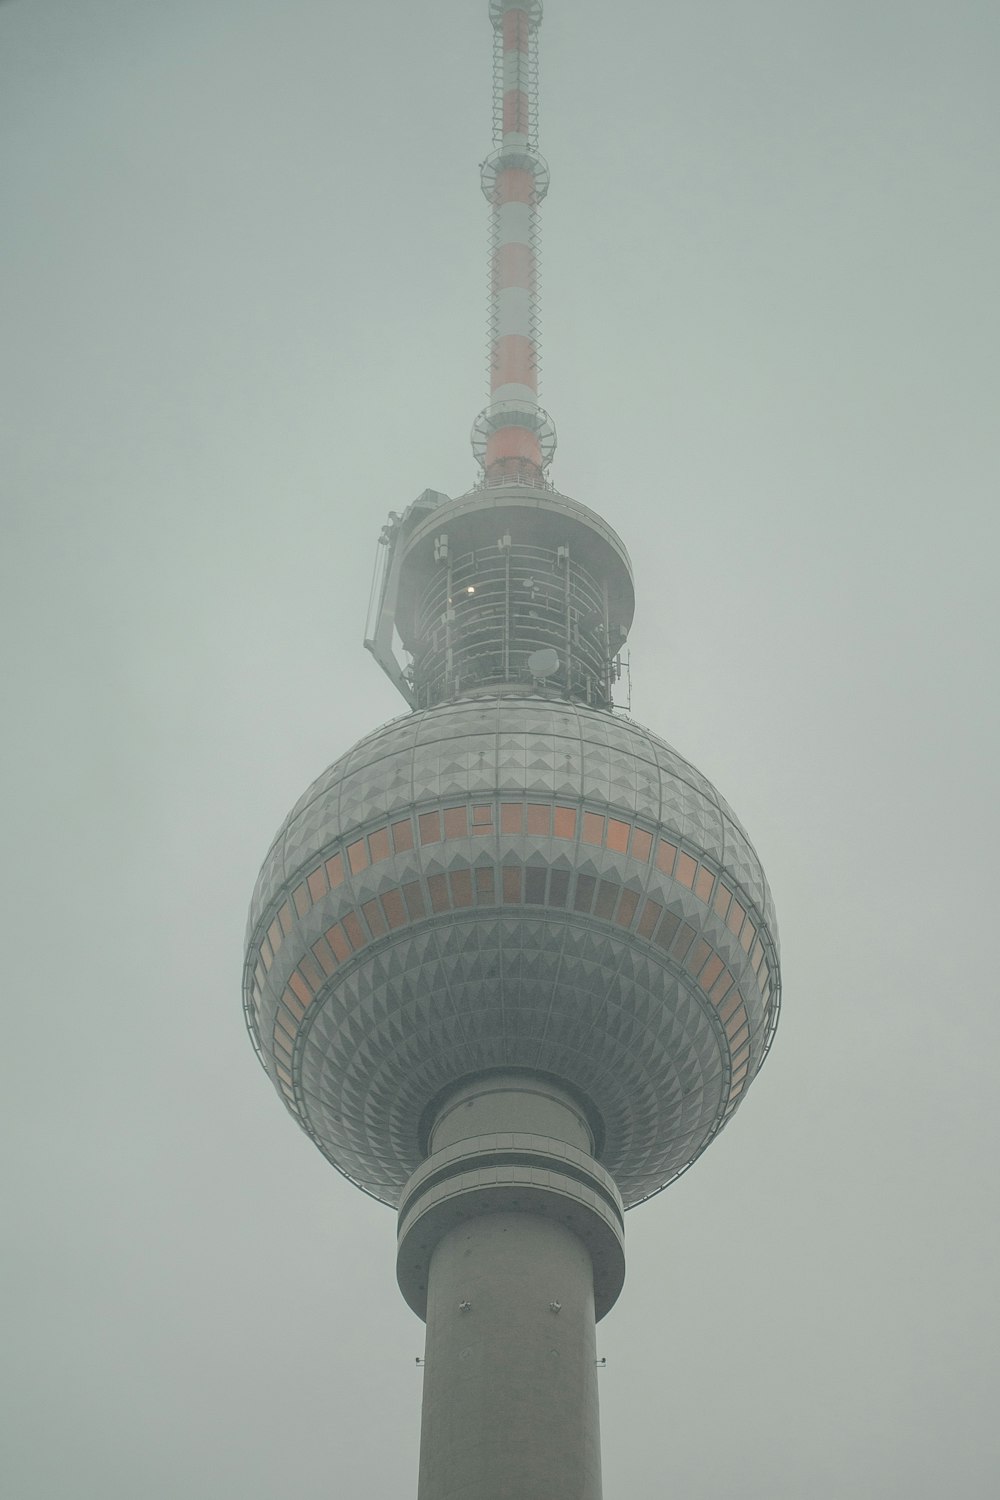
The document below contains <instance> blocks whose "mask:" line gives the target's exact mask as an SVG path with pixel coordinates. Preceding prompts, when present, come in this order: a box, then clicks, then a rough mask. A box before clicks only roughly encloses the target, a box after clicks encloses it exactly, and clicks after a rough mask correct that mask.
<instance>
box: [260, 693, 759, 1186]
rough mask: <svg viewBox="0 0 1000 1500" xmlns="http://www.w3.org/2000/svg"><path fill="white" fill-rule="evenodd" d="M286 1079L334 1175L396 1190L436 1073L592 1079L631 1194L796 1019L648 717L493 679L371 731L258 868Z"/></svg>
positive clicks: (697, 801) (671, 755) (742, 887)
mask: <svg viewBox="0 0 1000 1500" xmlns="http://www.w3.org/2000/svg"><path fill="white" fill-rule="evenodd" d="M244 995H245V1007H246V1014H247V1021H248V1024H249V1027H250V1031H251V1036H252V1037H253V1040H254V1043H255V1046H256V1047H257V1048H258V1051H259V1053H260V1056H261V1059H262V1061H263V1063H264V1066H265V1068H266V1069H267V1072H268V1073H269V1075H270V1076H271V1078H272V1080H273V1082H274V1083H275V1085H276V1087H277V1088H278V1090H279V1091H280V1093H281V1094H282V1096H283V1098H284V1099H285V1102H286V1104H287V1105H288V1107H289V1109H290V1110H291V1112H292V1113H293V1114H294V1115H295V1116H296V1118H297V1119H298V1121H299V1123H300V1124H301V1125H302V1126H303V1128H304V1129H305V1130H306V1131H307V1133H308V1134H309V1135H310V1136H312V1138H313V1140H314V1141H315V1142H316V1144H317V1145H318V1146H319V1148H320V1150H321V1151H323V1153H324V1154H325V1155H326V1156H327V1157H328V1158H329V1159H330V1161H331V1162H333V1164H334V1165H335V1166H336V1167H338V1169H339V1170H340V1171H341V1172H343V1173H344V1174H345V1175H346V1176H347V1177H349V1178H350V1179H351V1180H352V1181H353V1182H355V1183H357V1185H358V1186H359V1187H361V1188H363V1189H364V1190H365V1191H366V1192H368V1193H371V1194H372V1195H373V1196H375V1197H377V1198H379V1199H381V1200H383V1201H384V1202H386V1203H390V1204H393V1205H396V1204H397V1203H398V1201H399V1197H400V1194H401V1192H402V1189H403V1187H404V1185H405V1183H406V1181H407V1179H408V1178H409V1177H410V1175H411V1174H412V1172H413V1171H414V1170H415V1169H416V1167H417V1166H418V1165H419V1163H420V1161H421V1159H422V1157H423V1154H424V1145H425V1143H424V1142H423V1139H422V1122H423V1121H424V1120H425V1118H426V1116H427V1113H428V1111H429V1109H430V1107H431V1105H432V1104H433V1103H434V1101H435V1100H436V1099H438V1098H439V1096H440V1095H441V1093H442V1091H443V1090H444V1089H446V1088H448V1087H449V1086H450V1085H453V1084H454V1083H455V1082H456V1081H457V1080H458V1079H460V1078H463V1077H466V1076H470V1075H474V1074H476V1073H481V1072H484V1071H487V1070H489V1069H493V1068H512V1067H513V1068H518V1069H534V1070H536V1071H538V1072H541V1073H545V1074H549V1075H553V1076H555V1077H558V1078H559V1079H560V1080H562V1081H563V1082H564V1083H565V1084H566V1085H568V1086H569V1087H571V1088H572V1089H575V1090H576V1091H577V1093H578V1094H579V1095H580V1096H582V1099H583V1100H584V1101H586V1103H587V1105H588V1107H589V1109H590V1111H591V1112H592V1114H593V1116H594V1117H595V1118H596V1119H597V1120H598V1121H599V1130H600V1133H601V1135H602V1137H603V1139H602V1144H601V1149H600V1160H601V1163H602V1165H603V1166H604V1168H605V1169H606V1170H607V1171H608V1172H610V1174H611V1176H612V1177H613V1178H614V1180H615V1182H616V1183H617V1185H618V1188H619V1191H620V1192H621V1195H622V1199H623V1201H624V1203H625V1204H626V1206H629V1205H632V1204H634V1203H637V1202H639V1201H641V1200H642V1199H643V1198H645V1197H648V1196H649V1195H650V1194H651V1193H654V1192H656V1191H658V1190H659V1189H660V1188H661V1187H663V1186H665V1185H666V1184H667V1183H668V1182H670V1181H671V1180H672V1179H673V1178H674V1177H676V1176H677V1174H678V1173H679V1172H681V1171H683V1170H684V1168H685V1167H686V1166H688V1165H689V1164H690V1163H691V1162H692V1161H693V1160H694V1158H695V1157H696V1156H697V1155H698V1154H699V1153H700V1152H701V1151H702V1150H703V1149H704V1147H705V1146H706V1145H707V1144H708V1142H709V1141H710V1140H711V1139H712V1137H713V1136H714V1135H715V1134H716V1133H717V1132H718V1130H719V1129H720V1128H721V1127H722V1125H723V1124H724V1123H725V1122H726V1120H727V1118H728V1117H729V1115H730V1114H731V1113H732V1112H733V1110H734V1109H735V1108H736V1107H737V1105H738V1104H739V1102H740V1100H741V1099H742V1097H743V1095H744V1093H745V1091H746V1088H747V1086H748V1084H749V1083H750V1081H751V1079H752V1078H753V1077H754V1075H755V1073H756V1071H757V1069H758V1068H759V1066H760V1064H761V1062H762V1060H763V1057H764V1055H765V1053H766V1051H767V1048H768V1046H769V1044H770V1041H771V1037H772V1035H773V1032H774V1027H775V1024H776V1022H777V1015H778V1003H779V977H778V952H777V933H776V929H775V923H774V912H773V908H772V904H771V898H770V893H769V891H768V888H767V883H766V881H765V879H764V874H763V871H762V869H761V866H760V861H759V860H758V858H757V855H756V853H755V852H754V849H753V847H752V845H751V844H750V842H749V840H748V838H747V836H746V834H745V833H744V831H743V829H742V828H741V826H740V824H739V822H738V821H737V819H736V818H735V816H734V815H733V813H732V812H731V811H730V809H729V807H728V806H727V804H726V803H725V802H724V801H723V799H722V798H721V797H720V796H719V795H718V793H717V792H716V791H715V789H714V788H713V787H712V785H711V784H710V782H708V781H707V780H706V779H705V777H704V776H702V775H701V774H700V773H699V772H698V771H697V770H695V769H694V767H693V766H691V765H690V764H689V763H688V762H687V761H685V760H684V759H682V757H681V756H679V755H678V754H677V753H676V752H675V751H674V750H672V749H671V748H670V747H669V746H668V745H666V744H665V743H664V742H663V741H662V740H660V739H658V738H657V737H656V736H655V735H653V734H651V733H650V732H649V731H648V730H646V729H643V728H641V727H640V726H638V725H636V724H634V723H632V722H630V721H629V720H627V719H624V718H621V717H618V716H613V715H611V714H610V713H606V712H601V711H598V710H595V709H590V708H587V707H585V706H583V705H578V704H574V703H570V702H566V701H561V700H552V699H546V698H543V697H530V696H527V697H526V696H517V697H514V696H503V695H500V696H497V697H489V698H483V697H475V698H468V699H464V700H459V701H456V702H453V703H448V704H444V705H440V706H438V707H436V708H432V709H428V710H425V711H423V712H419V713H413V714H408V715H406V716H405V717H404V718H401V719H397V720H395V721H394V722H392V723H390V724H388V725H386V726H385V727H384V728H382V729H379V730H377V731H376V732H375V733H374V734H370V735H368V736H367V738H365V739H363V740H362V741H361V742H360V743H359V744H358V745H356V746H355V747H354V749H352V750H350V751H348V753H347V754H346V755H344V756H343V757H341V759H340V760H338V761H336V762H335V763H334V765H332V766H331V767H330V768H329V770H327V771H326V772H324V774H323V775H322V776H320V777H319V779H318V780H317V781H316V782H314V783H313V785H312V786H311V787H310V788H309V790H308V791H307V792H306V794H305V796H303V797H302V798H301V799H300V801H299V802H298V803H297V804H296V806H295V808H294V809H293V811H292V812H291V814H290V815H289V817H288V818H287V820H286V821H285V823H284V825H283V827H282V828H281V830H280V832H279V833H278V835H277V837H276V839H275V840H274V843H273V844H272V846H271V849H270V851H269V853H268V856H267V859H266V860H265V862H264V866H263V869H262V871H261V874H260V877H259V879H258V881H257V886H256V889H255V892H254V897H253V902H252V906H251V912H250V920H249V928H248V938H247V958H246V967H245V983H244Z"/></svg>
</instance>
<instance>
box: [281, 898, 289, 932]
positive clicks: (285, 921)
mask: <svg viewBox="0 0 1000 1500" xmlns="http://www.w3.org/2000/svg"><path fill="white" fill-rule="evenodd" d="M278 921H279V922H280V923H281V930H282V932H291V930H292V908H291V907H290V906H289V904H288V902H287V901H286V902H285V904H284V906H283V907H282V908H281V910H280V911H279V912H278Z"/></svg>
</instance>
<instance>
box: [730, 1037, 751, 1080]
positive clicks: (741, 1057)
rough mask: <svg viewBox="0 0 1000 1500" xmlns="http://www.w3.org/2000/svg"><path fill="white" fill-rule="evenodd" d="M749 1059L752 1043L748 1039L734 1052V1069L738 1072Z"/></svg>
mask: <svg viewBox="0 0 1000 1500" xmlns="http://www.w3.org/2000/svg"><path fill="white" fill-rule="evenodd" d="M749 1061H750V1043H749V1042H748V1041H747V1042H744V1043H743V1046H742V1047H741V1048H740V1050H739V1051H738V1052H734V1053H733V1071H734V1072H736V1071H737V1070H738V1069H740V1068H742V1067H743V1065H744V1063H747V1062H749Z"/></svg>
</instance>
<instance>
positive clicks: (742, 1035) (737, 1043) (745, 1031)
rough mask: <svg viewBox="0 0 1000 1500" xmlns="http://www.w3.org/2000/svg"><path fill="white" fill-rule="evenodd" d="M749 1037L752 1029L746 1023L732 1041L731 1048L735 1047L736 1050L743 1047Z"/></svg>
mask: <svg viewBox="0 0 1000 1500" xmlns="http://www.w3.org/2000/svg"><path fill="white" fill-rule="evenodd" d="M749 1035H750V1027H749V1025H748V1024H747V1023H746V1022H744V1024H743V1026H742V1028H741V1029H740V1030H739V1031H738V1032H737V1033H736V1035H735V1036H734V1037H733V1038H732V1039H731V1041H730V1044H729V1045H730V1046H731V1047H733V1048H734V1049H735V1048H737V1047H742V1045H743V1043H744V1042H745V1041H746V1039H747V1037H748V1036H749Z"/></svg>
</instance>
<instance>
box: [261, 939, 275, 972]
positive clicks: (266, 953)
mask: <svg viewBox="0 0 1000 1500" xmlns="http://www.w3.org/2000/svg"><path fill="white" fill-rule="evenodd" d="M260 961H261V963H262V964H263V965H264V968H265V969H266V970H270V968H271V965H272V964H273V963H274V954H273V953H272V952H271V944H270V943H269V942H268V940H267V938H266V937H265V938H261V940H260Z"/></svg>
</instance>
